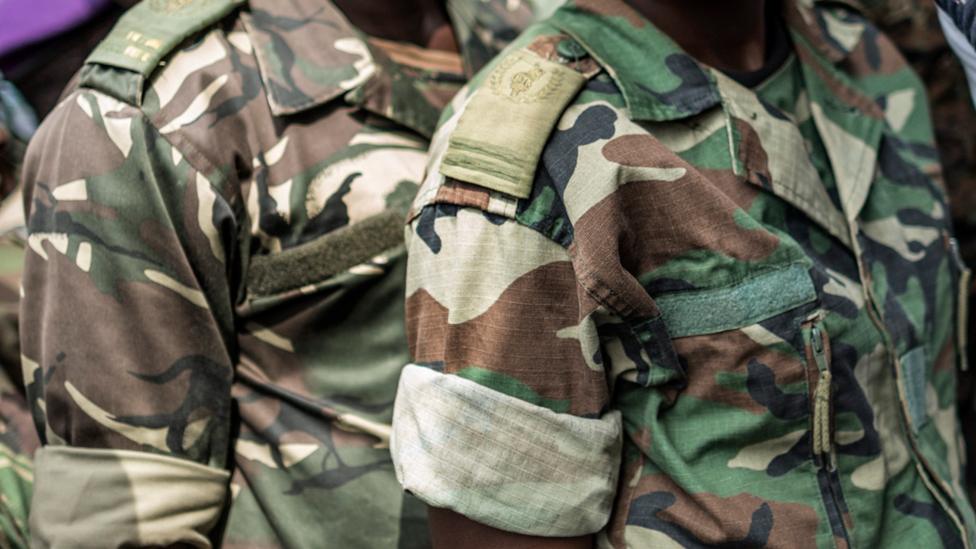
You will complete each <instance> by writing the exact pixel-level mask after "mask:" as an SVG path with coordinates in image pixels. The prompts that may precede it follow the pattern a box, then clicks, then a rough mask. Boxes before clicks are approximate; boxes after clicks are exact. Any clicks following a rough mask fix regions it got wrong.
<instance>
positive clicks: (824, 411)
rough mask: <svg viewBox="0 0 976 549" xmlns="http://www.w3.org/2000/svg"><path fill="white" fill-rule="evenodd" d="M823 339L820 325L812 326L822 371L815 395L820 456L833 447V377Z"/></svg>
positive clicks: (815, 438) (816, 442) (815, 447)
mask: <svg viewBox="0 0 976 549" xmlns="http://www.w3.org/2000/svg"><path fill="white" fill-rule="evenodd" d="M823 337H824V336H823V332H822V331H821V330H820V327H819V325H817V324H814V325H813V326H811V328H810V347H811V348H812V350H813V359H814V361H815V362H816V363H817V369H818V370H820V378H819V379H818V380H817V390H816V391H815V392H814V395H813V453H814V454H815V455H818V456H822V455H825V454H830V453H831V450H832V446H833V441H832V437H831V433H830V408H831V406H830V404H831V402H830V399H831V381H832V379H833V376H832V375H831V373H830V366H829V364H828V363H827V353H826V352H825V349H824V339H823Z"/></svg>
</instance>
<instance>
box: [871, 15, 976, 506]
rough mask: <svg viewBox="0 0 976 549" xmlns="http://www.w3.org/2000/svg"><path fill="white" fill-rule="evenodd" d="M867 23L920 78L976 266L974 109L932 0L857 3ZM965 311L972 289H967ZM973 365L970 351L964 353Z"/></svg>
mask: <svg viewBox="0 0 976 549" xmlns="http://www.w3.org/2000/svg"><path fill="white" fill-rule="evenodd" d="M862 3H863V4H864V6H865V8H867V9H868V12H869V14H870V16H871V18H872V19H874V20H875V21H876V22H877V23H878V25H879V26H880V27H881V28H882V29H883V30H884V31H885V32H886V33H887V34H888V35H889V36H890V37H891V39H892V41H893V42H894V43H895V45H897V46H898V48H899V49H900V50H901V51H902V53H903V54H904V55H905V57H906V59H908V61H909V63H911V65H912V67H913V68H914V69H915V70H916V71H917V72H918V73H919V76H921V77H922V81H923V82H925V86H926V88H927V91H928V95H929V103H930V106H931V109H932V124H933V126H934V127H935V140H936V143H937V144H938V148H939V155H940V157H941V160H942V167H943V171H944V174H945V183H946V189H947V191H948V193H949V199H950V200H949V204H950V206H951V207H950V212H951V214H952V223H953V226H954V228H955V231H956V236H957V238H958V240H959V248H960V252H961V253H962V257H963V260H965V261H966V263H967V264H969V265H973V264H976V133H974V132H973V131H971V128H973V127H976V110H974V109H973V103H972V96H971V95H970V91H969V85H968V83H967V80H966V74H965V71H964V70H963V68H962V66H961V65H960V63H959V61H958V60H957V59H956V58H955V55H954V54H953V52H952V49H951V48H950V47H949V45H948V44H947V43H946V39H945V37H944V36H943V34H942V28H941V27H940V25H939V20H938V14H937V7H936V3H935V2H932V1H931V0H862ZM969 295H970V297H969V302H970V310H972V307H973V306H974V305H976V287H972V286H971V287H970V289H969ZM969 360H970V362H972V361H973V360H974V357H973V349H972V348H971V347H970V348H969ZM974 385H976V379H974V376H973V374H972V372H967V373H965V374H964V375H963V376H962V377H961V379H960V389H961V390H960V393H961V394H960V397H961V398H960V403H959V406H960V410H959V411H960V416H961V418H962V425H963V430H964V432H965V435H966V436H965V438H966V440H967V441H970V443H969V447H968V459H967V460H966V461H967V463H968V464H969V467H968V473H967V476H968V477H969V486H970V488H969V489H970V493H973V492H976V470H974V464H976V444H974V443H973V442H972V441H976V394H974V388H976V387H974Z"/></svg>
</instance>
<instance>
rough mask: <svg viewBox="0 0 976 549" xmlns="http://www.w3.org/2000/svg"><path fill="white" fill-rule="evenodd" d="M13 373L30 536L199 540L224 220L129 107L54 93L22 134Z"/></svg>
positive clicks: (224, 411)
mask: <svg viewBox="0 0 976 549" xmlns="http://www.w3.org/2000/svg"><path fill="white" fill-rule="evenodd" d="M24 177H25V182H26V183H27V185H28V186H29V189H30V199H29V202H28V203H29V232H30V237H29V250H28V252H27V257H26V265H25V273H24V281H23V292H24V294H23V302H22V324H21V333H22V353H23V364H24V370H25V383H26V385H27V393H28V397H29V400H30V405H31V406H32V409H33V414H34V417H35V422H36V425H37V428H38V431H39V432H40V434H41V437H42V440H43V441H44V443H45V447H44V448H43V449H42V450H40V451H39V452H38V455H37V459H36V471H35V476H36V487H35V496H34V501H33V506H32V510H31V530H32V532H31V535H32V538H33V542H34V543H35V544H36V545H37V546H39V547H47V546H64V547H67V546H74V547H80V546H85V547H95V546H97V547H119V546H127V547H140V546H169V545H171V544H177V545H180V544H184V545H188V546H193V547H209V546H210V545H211V542H210V540H209V539H208V535H209V534H210V529H211V528H212V527H213V525H214V524H215V523H216V522H217V520H218V518H219V516H220V513H221V511H222V508H223V506H224V503H225V500H226V497H227V496H226V494H227V481H228V472H227V471H226V469H225V464H226V463H225V462H226V460H227V459H228V457H227V456H228V451H229V450H228V432H229V421H230V420H229V418H230V382H231V376H232V364H233V360H232V358H231V357H232V334H233V322H234V321H233V316H234V315H233V301H234V297H233V294H232V291H231V289H230V287H229V283H228V280H229V279H230V278H231V276H232V275H231V272H232V271H233V269H234V268H233V264H234V261H235V258H236V254H235V252H234V247H235V246H234V244H233V242H234V236H235V234H236V222H235V220H234V214H233V211H232V207H231V206H230V205H229V203H228V199H227V197H224V196H222V194H221V192H222V189H226V188H229V185H227V184H226V183H227V182H226V181H225V179H224V177H225V176H224V174H223V173H222V172H221V171H219V170H215V169H211V168H210V167H208V166H207V165H206V159H205V158H203V157H202V155H200V154H198V153H196V152H195V151H189V152H188V151H183V150H179V149H177V148H174V146H173V144H172V143H170V142H169V141H168V140H167V136H166V135H165V134H164V133H162V132H161V131H160V130H159V129H157V128H155V127H154V126H153V125H152V123H151V122H150V121H149V120H148V119H147V118H146V116H145V115H144V114H143V113H142V112H141V111H140V110H139V109H137V108H134V107H132V106H130V105H128V104H125V103H123V102H120V101H117V100H115V99H113V98H111V97H109V96H107V95H104V94H102V93H100V92H94V91H90V90H82V91H80V92H76V93H75V94H73V95H71V96H69V97H68V98H67V100H66V101H64V102H63V103H62V104H61V105H60V106H59V107H58V108H57V109H56V110H55V111H54V112H53V113H52V114H51V116H50V117H49V118H48V120H47V121H46V122H45V124H44V125H43V126H42V128H41V130H40V131H39V133H38V134H37V136H36V137H35V140H34V141H33V142H32V145H31V147H30V148H29V150H28V155H27V160H26V163H25V170H24Z"/></svg>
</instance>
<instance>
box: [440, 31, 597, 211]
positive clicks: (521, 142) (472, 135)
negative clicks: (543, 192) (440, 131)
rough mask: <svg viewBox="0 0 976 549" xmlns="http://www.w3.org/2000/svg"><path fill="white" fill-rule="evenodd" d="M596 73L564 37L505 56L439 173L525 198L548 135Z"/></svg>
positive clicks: (470, 107)
mask: <svg viewBox="0 0 976 549" xmlns="http://www.w3.org/2000/svg"><path fill="white" fill-rule="evenodd" d="M598 72H599V67H598V66H597V65H596V63H595V62H594V61H593V60H592V59H589V57H588V54H587V52H586V50H585V49H583V47H582V46H581V45H580V44H579V43H578V42H576V41H574V40H573V39H571V38H568V37H555V39H554V37H551V36H550V37H540V38H538V39H536V41H535V42H533V43H531V44H529V46H528V47H526V48H524V49H520V50H517V51H515V52H512V53H510V54H507V55H506V56H505V57H504V58H503V59H501V60H500V61H499V62H498V64H497V65H496V66H495V68H494V69H493V70H492V72H491V73H490V74H489V75H488V77H487V78H486V79H485V81H484V83H483V84H482V86H481V87H480V88H479V89H478V90H476V91H475V92H474V95H473V96H472V97H471V99H470V100H469V101H468V104H467V106H466V107H465V109H464V112H463V113H462V114H461V118H460V120H458V124H457V128H456V129H455V130H454V131H453V133H452V134H451V137H450V140H449V143H448V148H447V151H446V153H445V155H444V160H443V162H442V163H441V166H440V172H441V174H443V175H444V176H446V177H451V178H454V179H458V180H461V181H465V182H468V183H472V184H475V185H478V186H480V187H484V188H487V189H491V190H494V191H498V192H501V193H505V194H508V195H511V196H515V197H518V198H528V197H529V195H530V194H531V192H532V183H533V181H534V179H535V172H536V167H537V165H538V163H539V159H540V157H541V156H542V151H543V148H544V147H545V144H546V141H547V140H548V139H549V134H551V133H552V130H553V128H554V127H555V126H556V123H557V122H558V121H559V118H560V117H561V116H562V114H563V111H565V109H566V108H567V106H568V105H569V104H570V103H572V101H573V99H574V98H575V97H576V95H577V94H578V93H579V91H580V90H581V89H582V88H583V85H584V84H586V81H587V80H588V79H589V78H591V77H593V76H594V75H595V74H597V73H598Z"/></svg>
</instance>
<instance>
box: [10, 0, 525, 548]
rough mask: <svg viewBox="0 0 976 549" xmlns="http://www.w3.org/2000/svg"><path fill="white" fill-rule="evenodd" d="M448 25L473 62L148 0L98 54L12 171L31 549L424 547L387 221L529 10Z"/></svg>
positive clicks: (274, 16)
mask: <svg viewBox="0 0 976 549" xmlns="http://www.w3.org/2000/svg"><path fill="white" fill-rule="evenodd" d="M451 14H452V16H453V17H455V18H456V22H457V23H458V26H457V29H458V30H457V35H458V36H459V39H460V42H461V43H462V46H463V50H464V51H465V55H464V59H466V60H467V61H468V62H469V63H473V65H469V66H467V67H463V66H462V60H461V59H462V58H461V57H460V56H458V55H456V54H453V53H445V52H434V51H427V50H422V49H420V48H417V47H414V46H409V45H404V44H395V43H388V42H383V41H380V40H373V39H370V40H366V39H365V38H364V37H363V36H362V35H361V34H360V33H359V32H358V31H356V30H354V29H353V28H352V27H351V26H350V24H349V23H348V22H347V21H346V19H345V18H344V17H343V16H342V15H341V13H340V12H339V11H338V9H337V8H336V7H335V6H333V5H332V4H331V3H330V2H327V1H324V0H295V1H291V2H283V1H280V0H253V1H251V2H247V3H244V2H240V1H225V0H196V1H193V0H147V1H145V2H142V3H141V4H140V5H138V6H137V7H136V8H134V9H133V10H132V11H130V12H129V14H128V15H126V16H125V17H123V19H122V20H121V21H120V23H119V25H118V26H117V27H116V28H115V30H114V31H113V33H112V34H111V35H110V37H109V38H108V39H107V41H106V42H104V43H103V44H102V45H101V46H100V47H99V48H98V49H96V51H95V52H94V53H93V55H92V56H91V58H90V59H89V62H88V64H87V65H86V67H85V68H84V69H83V70H82V73H81V83H80V86H79V87H77V89H75V90H73V91H71V92H70V93H69V94H68V95H67V96H66V99H65V100H64V101H63V102H62V103H61V104H60V105H59V106H58V107H57V109H56V110H55V111H54V112H53V113H52V114H51V115H50V117H49V118H48V119H47V120H46V121H45V123H44V124H43V126H42V127H41V129H40V130H39V133H38V134H37V136H36V137H35V139H34V141H33V142H32V145H31V147H30V149H29V151H28V155H27V159H26V162H25V167H24V177H25V180H26V184H27V189H28V190H27V195H28V198H27V201H28V202H27V203H28V205H29V213H30V216H29V231H30V236H29V251H28V252H27V258H26V270H25V274H24V281H23V292H24V299H23V306H22V323H21V326H22V336H23V338H22V342H23V346H22V347H23V348H22V353H23V364H24V374H25V380H26V385H27V396H28V401H29V405H30V408H31V410H32V412H33V417H34V422H35V424H36V427H37V429H38V431H39V432H40V434H41V439H42V441H43V443H44V444H45V446H44V448H43V449H42V450H40V451H39V452H38V453H37V458H36V463H35V465H36V471H35V477H36V481H37V483H36V485H35V494H34V501H33V508H32V511H31V517H30V521H31V530H32V532H31V534H32V536H33V539H32V540H31V542H32V543H33V544H34V545H35V546H38V547H43V546H72V547H77V546H91V547H94V546H97V547H108V546H113V547H115V546H122V545H126V546H143V545H152V546H156V545H168V544H170V543H174V542H182V543H188V544H190V545H193V546H209V545H210V544H211V543H213V542H217V541H218V540H220V542H221V543H222V545H223V546H224V547H248V548H258V547H337V548H343V549H345V548H357V547H376V548H391V547H401V548H407V547H424V546H426V545H427V543H428V542H427V533H426V532H427V528H426V521H425V514H426V512H425V510H424V506H423V505H422V504H421V503H420V502H418V501H417V500H416V499H415V498H413V497H411V496H409V495H405V494H404V493H403V492H402V490H401V488H400V486H399V485H398V484H397V482H396V479H395V477H394V474H393V468H392V462H391V460H390V455H389V450H388V448H387V444H388V439H389V432H390V427H389V424H390V420H391V417H392V407H393V400H394V398H393V397H394V390H395V388H396V384H397V380H398V377H399V374H400V370H401V368H402V366H403V365H404V364H405V363H406V362H407V346H406V341H405V336H404V329H403V314H404V311H403V284H404V272H405V260H404V246H403V229H402V227H403V219H404V214H405V213H406V210H407V208H408V206H409V204H410V201H411V200H412V198H413V197H414V194H415V192H416V190H417V188H418V183H419V181H420V179H421V176H422V173H423V168H424V164H425V152H426V147H427V142H428V138H429V136H430V133H431V132H432V130H433V128H434V125H435V123H436V121H437V117H438V115H439V113H440V110H441V109H442V108H443V106H444V105H445V104H446V103H447V101H448V100H449V99H450V98H451V97H452V96H453V94H454V93H455V92H456V91H457V90H458V89H459V88H460V86H461V85H462V84H463V83H464V82H465V81H466V79H467V76H466V75H467V74H468V73H469V72H474V70H476V69H477V68H479V63H484V62H486V61H487V60H488V59H489V58H490V56H491V55H492V54H493V53H494V52H497V50H498V49H499V48H500V46H501V45H502V44H504V43H506V41H507V40H508V39H510V38H512V37H514V36H516V35H517V34H518V30H520V29H522V28H524V27H525V26H526V25H527V24H528V22H529V18H530V16H531V10H530V8H529V5H528V4H521V3H518V2H515V3H513V2H500V1H498V2H495V1H492V2H481V1H478V2H471V3H468V2H457V3H453V4H452V7H451ZM465 25H467V26H465ZM188 36H189V39H188V40H186V39H187V38H188ZM464 69H467V70H464ZM28 467H29V464H28ZM81 472H83V474H82V473H81ZM22 530H23V528H21V529H20V531H21V532H22ZM16 533H17V532H15V534H16ZM8 539H13V540H14V543H15V544H16V543H17V539H20V543H26V540H24V539H23V537H22V536H21V537H19V538H18V537H17V536H13V535H10V534H9V533H8ZM0 545H2V544H0Z"/></svg>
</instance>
